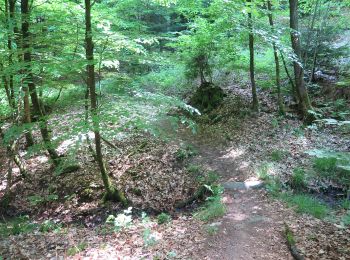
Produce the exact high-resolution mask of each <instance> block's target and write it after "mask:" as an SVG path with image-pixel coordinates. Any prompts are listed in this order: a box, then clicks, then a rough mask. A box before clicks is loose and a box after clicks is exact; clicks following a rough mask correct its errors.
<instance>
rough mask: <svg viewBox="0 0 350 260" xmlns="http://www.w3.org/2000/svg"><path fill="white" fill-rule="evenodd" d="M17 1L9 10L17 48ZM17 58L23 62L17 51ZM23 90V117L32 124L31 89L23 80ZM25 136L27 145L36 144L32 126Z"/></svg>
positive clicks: (18, 40)
mask: <svg viewBox="0 0 350 260" xmlns="http://www.w3.org/2000/svg"><path fill="white" fill-rule="evenodd" d="M16 1H17V0H9V10H10V20H11V23H12V28H13V35H14V41H15V42H16V45H17V49H20V48H21V40H20V37H19V30H18V26H17V22H16ZM17 58H18V62H19V63H21V62H22V56H21V55H20V54H19V53H18V52H17ZM19 73H20V74H23V73H22V72H21V71H19ZM21 90H22V92H23V118H22V121H23V123H25V124H30V123H31V122H32V120H31V115H30V103H29V90H28V86H27V85H26V84H23V82H21ZM25 137H26V146H27V147H30V146H32V145H34V138H33V135H32V131H31V129H30V128H28V129H26V131H25Z"/></svg>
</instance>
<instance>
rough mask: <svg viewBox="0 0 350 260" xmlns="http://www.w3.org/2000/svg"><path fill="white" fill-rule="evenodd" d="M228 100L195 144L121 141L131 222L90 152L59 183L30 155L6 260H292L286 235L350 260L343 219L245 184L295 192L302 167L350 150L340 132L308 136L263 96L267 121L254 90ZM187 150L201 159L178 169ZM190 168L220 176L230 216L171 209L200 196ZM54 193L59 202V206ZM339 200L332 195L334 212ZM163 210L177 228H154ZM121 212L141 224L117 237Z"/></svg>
mask: <svg viewBox="0 0 350 260" xmlns="http://www.w3.org/2000/svg"><path fill="white" fill-rule="evenodd" d="M226 91H227V92H228V94H229V95H228V97H227V99H226V100H225V104H224V105H223V106H221V107H219V108H218V109H216V110H215V111H213V112H212V113H211V115H204V116H203V119H201V121H200V122H199V123H198V126H199V129H198V133H197V134H196V135H193V134H192V133H191V131H190V130H189V129H185V128H182V127H181V128H180V129H178V130H177V131H175V132H174V131H173V130H169V131H172V134H173V138H172V141H170V142H169V141H166V142H165V141H160V140H156V139H154V138H151V137H150V136H143V137H142V136H141V137H137V138H133V139H132V140H128V141H126V142H119V141H115V142H114V144H115V145H116V146H117V147H118V148H120V149H121V150H122V152H121V153H120V152H118V153H117V152H116V151H113V149H110V148H108V149H107V148H106V150H105V154H106V159H107V161H108V166H109V169H110V172H111V177H112V178H113V179H114V180H115V181H117V184H118V186H119V187H123V188H124V190H125V191H126V194H127V195H128V197H129V199H130V200H131V201H132V202H133V207H134V208H133V209H132V210H133V214H131V215H130V213H128V212H125V213H123V211H122V208H121V206H120V205H119V204H118V203H107V204H103V203H101V201H100V198H101V195H102V191H103V186H102V184H101V180H100V176H99V174H98V170H97V169H96V166H95V163H94V162H93V158H92V157H91V156H87V155H86V154H88V151H87V148H86V147H83V148H79V149H78V150H76V156H77V157H78V158H79V163H80V164H81V166H82V168H81V169H80V170H79V171H78V172H75V173H72V174H66V175H62V176H57V175H55V174H54V173H53V170H52V168H51V167H50V165H49V164H48V162H47V158H46V156H32V157H30V159H29V160H28V161H27V166H28V168H29V171H30V177H29V181H23V180H22V179H21V178H20V176H18V172H17V171H16V169H15V171H14V173H15V176H17V177H16V181H15V185H14V187H13V194H14V196H15V197H14V200H13V202H12V203H11V204H10V206H9V207H8V208H7V209H5V210H4V211H5V213H6V215H7V216H8V215H10V216H13V217H16V218H15V219H16V221H13V218H12V219H10V218H6V219H5V222H4V223H5V224H2V226H1V227H2V229H1V230H2V231H6V232H8V233H9V234H8V236H0V256H1V257H3V258H4V259H63V258H65V259H219V258H222V259H292V256H291V254H290V251H289V249H288V246H287V239H286V237H285V235H284V232H285V226H286V225H287V226H289V227H290V229H291V231H292V232H293V233H294V235H295V240H296V245H297V248H298V249H299V250H300V252H301V253H302V254H303V255H304V256H305V257H306V258H307V259H349V258H348V257H349V255H350V252H349V249H350V229H349V228H346V227H344V226H342V225H340V224H339V220H340V219H341V217H342V214H344V210H337V211H334V212H333V213H332V214H330V215H329V216H328V217H327V218H325V219H318V218H315V217H312V216H310V215H307V214H297V213H296V212H295V209H296V208H295V207H288V206H287V204H286V203H285V202H283V201H282V200H279V199H275V198H274V197H273V196H271V195H270V194H269V192H268V191H267V190H266V189H265V188H261V187H257V188H256V189H246V188H245V186H244V185H243V186H242V184H244V183H245V184H249V183H257V182H258V181H259V179H258V174H257V173H258V172H259V171H261V169H265V168H266V171H268V173H269V174H271V175H273V176H277V175H278V176H279V178H280V179H281V181H282V183H288V181H289V179H290V175H291V173H292V172H293V169H294V168H295V167H301V166H302V167H310V158H309V157H308V155H306V154H305V151H307V150H310V149H315V148H329V149H333V150H337V151H347V149H348V147H349V145H350V143H349V140H348V141H344V140H343V136H342V134H339V133H338V132H337V131H335V130H334V129H333V128H331V127H330V128H329V127H328V128H327V127H325V128H323V129H321V130H319V131H314V130H312V129H305V128H304V127H302V123H301V122H300V121H299V120H298V118H297V117H295V116H294V115H292V114H288V115H287V117H285V118H279V117H277V116H276V111H275V108H274V107H275V105H274V104H275V101H274V100H273V99H271V95H270V93H265V94H264V93H260V96H261V97H262V99H261V103H262V108H263V111H262V112H261V113H260V114H259V115H257V114H252V113H251V112H250V109H249V100H250V94H249V93H250V91H249V90H248V89H241V88H239V87H235V86H229V87H228V88H227V89H226ZM276 118H277V119H276ZM165 124H166V125H165V126H164V127H163V128H164V129H167V128H168V127H169V125H168V124H167V123H165ZM68 127H69V126H68ZM57 128H59V127H57ZM62 129H63V128H62ZM62 129H61V131H64V130H62ZM56 131H59V130H58V129H56ZM145 141H146V142H145ZM187 145H192V146H193V147H194V148H195V149H196V150H197V151H196V155H195V156H191V157H190V158H187V159H185V160H184V161H183V162H179V161H178V160H177V159H176V157H177V156H178V151H179V149H182V148H181V147H183V146H187ZM62 149H63V148H62ZM1 151H2V152H4V150H1ZM274 151H282V152H281V154H280V155H279V157H281V158H277V159H278V160H275V159H274V160H273V157H272V154H273V152H274ZM1 158H4V157H3V156H1ZM2 165H5V162H3V164H2ZM189 165H197V166H199V167H201V168H202V169H203V171H206V172H207V171H215V172H216V173H217V174H218V175H219V177H220V179H219V182H220V183H221V185H222V186H223V187H225V191H224V193H223V194H222V201H223V203H224V204H225V205H226V214H225V215H224V216H223V217H222V218H218V219H215V220H211V221H210V222H203V221H200V220H199V219H198V218H196V217H195V216H196V214H194V215H193V212H196V211H197V210H198V207H200V205H198V204H197V203H193V204H191V205H189V206H188V207H186V208H185V209H184V210H179V209H176V207H174V205H175V204H176V203H177V202H178V201H182V200H184V199H186V198H188V197H189V196H190V195H191V194H193V193H194V191H195V190H196V188H198V185H197V186H196V184H193V178H192V177H191V176H190V175H189V174H188V171H187V170H186V169H187V167H188V166H189ZM1 171H2V172H1V173H2V174H1V176H2V177H1V178H2V179H1V182H0V184H1V185H0V197H1V195H3V192H4V188H5V187H6V178H5V171H6V167H3V166H2V167H1ZM16 173H17V175H16ZM52 194H54V195H55V196H54V197H53V196H51V197H50V195H52ZM56 196H57V197H56ZM28 198H29V199H28ZM50 198H51V199H50ZM327 198H328V197H325V198H324V199H325V200H327ZM334 201H335V199H334V198H332V197H330V199H328V201H327V203H329V204H332V203H333V204H334V203H335V202H334ZM142 211H145V212H146V213H147V216H146V215H145V214H141V212H142ZM160 212H170V214H171V216H172V220H171V221H169V222H168V223H166V224H159V223H157V217H156V215H157V214H158V213H160ZM112 214H113V215H114V216H117V217H118V216H119V217H120V218H122V219H124V220H125V219H127V218H128V217H132V223H130V225H126V226H122V227H121V228H120V229H118V231H115V227H113V226H112V227H111V226H110V225H108V224H106V219H107V218H108V216H109V215H112ZM118 214H119V215H118ZM18 216H21V217H20V219H19V218H18ZM27 216H28V217H27ZM210 228H211V229H210ZM209 230H212V231H209Z"/></svg>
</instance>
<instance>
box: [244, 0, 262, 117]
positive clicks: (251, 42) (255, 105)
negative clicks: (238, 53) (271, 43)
mask: <svg viewBox="0 0 350 260" xmlns="http://www.w3.org/2000/svg"><path fill="white" fill-rule="evenodd" d="M247 2H248V4H249V8H252V1H251V0H247ZM248 28H249V54H250V81H251V85H252V96H253V110H254V111H256V112H259V100H258V95H257V93H256V84H255V68H254V33H253V20H252V13H251V11H249V12H248Z"/></svg>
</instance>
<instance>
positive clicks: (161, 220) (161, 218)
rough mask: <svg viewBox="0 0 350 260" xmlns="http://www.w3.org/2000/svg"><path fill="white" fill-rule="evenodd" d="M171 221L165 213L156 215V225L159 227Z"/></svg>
mask: <svg viewBox="0 0 350 260" xmlns="http://www.w3.org/2000/svg"><path fill="white" fill-rule="evenodd" d="M170 221H171V216H170V215H169V214H167V213H161V214H159V215H158V217H157V223H158V224H159V225H162V224H165V223H169V222H170Z"/></svg>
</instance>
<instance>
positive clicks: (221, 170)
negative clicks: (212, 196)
mask: <svg viewBox="0 0 350 260" xmlns="http://www.w3.org/2000/svg"><path fill="white" fill-rule="evenodd" d="M184 138H185V139H186V137H184ZM201 140H203V139H195V140H193V137H192V143H193V145H194V146H195V147H196V148H197V149H198V151H199V155H198V156H197V157H196V158H195V159H194V160H193V163H196V164H198V165H203V166H204V167H206V168H207V169H210V170H214V171H216V172H217V173H218V174H220V179H221V183H222V184H223V185H224V186H226V188H225V193H224V196H223V200H224V203H225V204H226V206H227V214H226V215H225V216H224V217H223V219H222V220H219V222H216V223H214V225H218V226H219V232H218V233H217V234H215V235H213V236H209V237H208V238H207V239H206V241H205V243H204V244H205V245H204V246H203V249H202V250H201V251H198V252H197V255H196V259H230V260H231V259H237V260H238V259H245V260H246V259H247V260H249V259H286V260H287V259H293V257H292V256H291V254H290V252H289V249H288V246H287V244H286V239H285V238H284V235H283V232H284V215H285V214H286V213H287V212H289V213H290V211H289V210H288V209H287V210H284V211H283V210H282V209H281V206H282V205H281V204H280V203H278V202H276V201H273V200H271V199H270V198H269V197H268V196H267V194H266V192H265V191H264V190H262V189H246V188H245V187H244V186H243V187H242V186H241V185H232V183H235V184H241V183H244V181H248V180H251V181H252V180H253V181H254V178H253V176H251V174H250V171H246V170H244V167H242V166H244V165H242V164H244V162H238V161H237V160H235V159H234V158H233V157H230V156H225V155H227V150H230V149H229V148H230V147H228V146H227V145H224V144H223V143H222V142H219V143H211V144H210V145H209V146H208V143H207V142H206V141H204V142H203V143H202V141H201ZM232 181H234V182H232ZM227 183H230V184H231V185H225V184H227ZM230 186H231V188H229V187H230ZM258 188H260V186H259V187H258Z"/></svg>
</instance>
